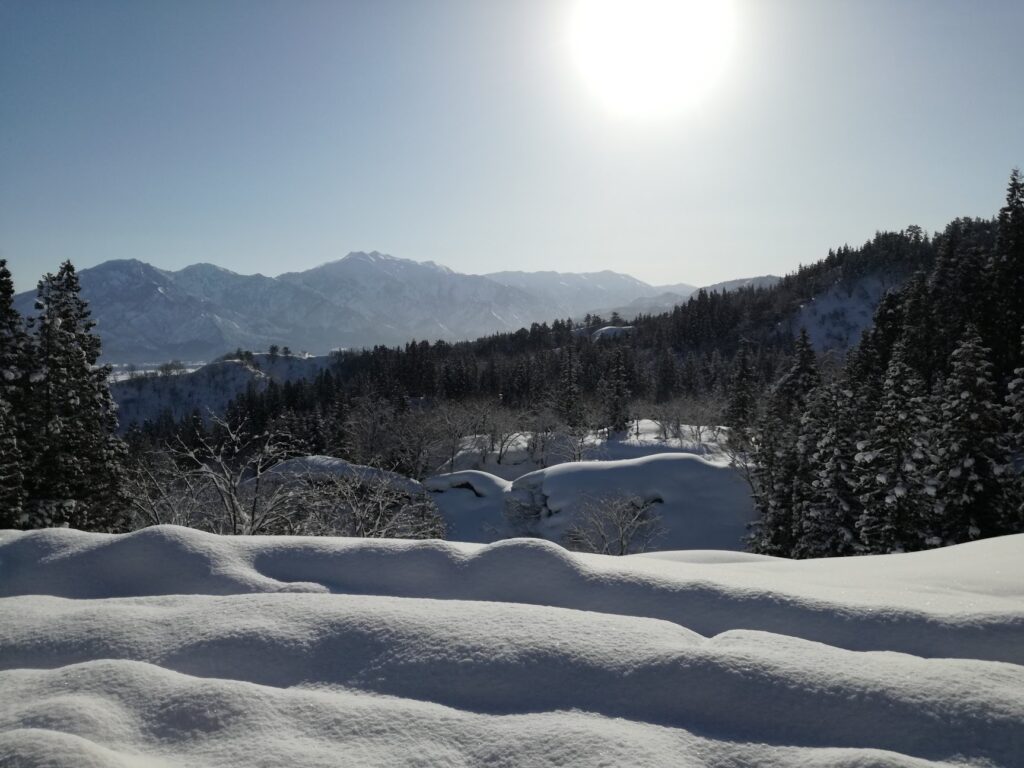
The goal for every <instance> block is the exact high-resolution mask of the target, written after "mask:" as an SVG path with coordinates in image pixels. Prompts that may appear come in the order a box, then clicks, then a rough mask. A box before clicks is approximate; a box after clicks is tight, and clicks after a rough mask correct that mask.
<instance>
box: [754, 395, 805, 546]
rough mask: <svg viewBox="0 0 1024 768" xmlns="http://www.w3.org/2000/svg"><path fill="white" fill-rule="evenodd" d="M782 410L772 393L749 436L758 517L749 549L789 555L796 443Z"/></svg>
mask: <svg viewBox="0 0 1024 768" xmlns="http://www.w3.org/2000/svg"><path fill="white" fill-rule="evenodd" d="M783 411H784V407H783V405H782V402H781V398H779V397H778V396H777V393H773V394H772V396H771V397H770V398H769V400H768V405H767V407H766V408H765V412H764V415H763V416H762V417H761V419H760V420H759V421H758V424H757V429H756V430H755V432H754V434H753V436H752V439H751V458H752V460H753V470H752V472H751V479H752V481H753V486H754V488H753V490H754V503H755V506H756V507H757V510H758V519H757V521H756V522H755V523H754V524H753V525H752V526H751V529H752V530H751V535H750V538H749V540H748V545H749V547H750V550H751V551H752V552H756V553H758V554H762V555H774V556H776V557H789V556H790V554H791V553H792V550H793V528H794V525H793V508H792V503H793V477H794V474H795V462H796V455H795V448H796V446H795V440H794V437H793V435H792V431H791V430H790V429H789V428H788V425H787V423H786V420H785V418H784V417H783Z"/></svg>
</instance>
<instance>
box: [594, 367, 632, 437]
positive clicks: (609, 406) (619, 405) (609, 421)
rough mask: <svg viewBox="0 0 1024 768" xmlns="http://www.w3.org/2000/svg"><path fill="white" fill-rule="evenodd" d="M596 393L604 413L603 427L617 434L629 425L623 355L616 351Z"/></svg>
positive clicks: (627, 390) (627, 383) (628, 393)
mask: <svg viewBox="0 0 1024 768" xmlns="http://www.w3.org/2000/svg"><path fill="white" fill-rule="evenodd" d="M598 393H599V397H600V399H601V406H602V410H603V412H604V421H605V426H607V427H608V429H610V430H612V431H614V432H618V431H621V430H623V429H625V428H626V427H627V426H628V425H629V398H630V391H629V377H628V373H627V371H626V361H625V355H624V354H623V353H622V350H621V349H616V350H615V351H614V352H613V353H612V356H611V364H610V365H609V367H608V371H607V373H606V374H605V376H604V378H603V379H602V380H601V382H600V384H599V385H598Z"/></svg>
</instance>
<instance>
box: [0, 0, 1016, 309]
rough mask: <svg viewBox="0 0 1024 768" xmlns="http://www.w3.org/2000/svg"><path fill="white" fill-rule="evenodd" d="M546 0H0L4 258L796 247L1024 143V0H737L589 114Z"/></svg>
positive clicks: (716, 276)
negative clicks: (712, 41) (660, 101)
mask: <svg viewBox="0 0 1024 768" xmlns="http://www.w3.org/2000/svg"><path fill="white" fill-rule="evenodd" d="M568 8H569V4H568V3H566V2H559V1H558V0H361V1H360V2H347V1H345V0H330V1H329V2H327V1H325V2H319V1H314V0H288V1H287V2H276V1H274V0H247V1H246V2H232V1H228V0H173V1H172V0H164V1H162V2H155V1H152V0H124V1H122V2H95V1H91V0H69V1H66V2H51V1H49V0H0V256H2V257H5V258H7V259H8V261H9V263H10V266H11V268H12V271H13V272H14V274H15V280H16V282H17V285H18V288H19V289H28V288H31V287H33V286H34V284H35V281H36V279H37V278H38V276H39V275H40V273H42V272H44V271H47V270H54V269H55V268H56V267H57V265H58V263H59V262H60V261H61V260H63V259H65V258H70V259H72V261H74V262H75V263H76V265H78V266H79V267H80V268H81V267H86V266H91V265H93V264H97V263H99V262H101V261H104V260H106V259H111V258H139V259H142V260H145V261H149V262H151V263H153V264H155V265H157V266H159V267H164V268H179V267H181V266H184V265H186V264H189V263H193V262H197V261H209V262H213V263H216V264H219V265H222V266H225V267H227V268H229V269H233V270H236V271H239V272H262V273H264V274H269V275H274V274H278V273H280V272H283V271H290V270H296V269H303V268H307V267H311V266H314V265H316V264H318V263H322V262H324V261H327V260H331V259H335V258H339V257H341V256H343V255H344V254H345V253H347V252H348V251H352V250H371V249H376V250H380V251H384V252H388V253H391V254H393V255H396V256H402V257H407V258H412V259H417V260H426V259H432V260H435V261H438V262H441V263H443V264H446V265H448V266H450V267H452V268H454V269H457V270H460V271H466V272H487V271H491V270H498V269H530V270H533V269H559V270H565V271H584V270H598V269H616V270H620V271H625V272H629V273H631V274H634V275H636V276H637V277H640V278H642V279H645V280H648V281H651V282H657V283H667V282H677V281H682V282H691V283H709V282H713V281H717V280H723V279H728V278H732V277H739V276H744V275H751V274H761V273H766V272H775V273H782V272H786V271H789V270H791V269H793V268H795V267H796V266H797V264H799V263H801V262H808V261H812V260H815V259H817V258H820V257H822V256H824V255H825V253H826V252H827V249H828V248H829V247H830V246H833V245H840V244H842V243H844V242H850V243H851V244H858V243H860V242H863V241H864V240H865V239H867V238H868V237H870V236H871V235H872V234H873V232H874V231H875V230H876V229H886V228H895V229H899V228H902V227H904V226H906V225H908V224H912V223H916V224H920V225H921V226H923V227H925V228H926V229H935V228H938V227H941V226H942V225H943V224H945V222H946V221H948V220H949V219H950V218H953V217H955V216H958V215H974V216H989V215H992V214H993V213H994V212H995V211H996V210H997V209H998V207H999V205H1000V203H1001V200H1002V197H1003V193H1004V189H1005V183H1006V178H1007V176H1008V173H1009V170H1010V168H1011V167H1012V166H1014V165H1022V164H1024V79H1022V73H1024V44H1022V37H1021V31H1022V30H1024V3H1022V2H1020V1H1019V0H1006V1H1005V2H999V1H997V0H985V1H984V2H979V1H978V0H958V1H956V2H954V1H952V0H828V1H825V0H737V9H738V25H739V26H738V29H739V32H738V35H739V37H738V47H737V52H736V55H735V57H734V60H733V61H732V64H731V66H730V68H729V70H728V72H727V75H726V76H725V78H724V79H723V80H722V81H721V82H720V83H719V84H718V87H717V88H716V89H715V90H714V91H713V93H712V94H711V95H710V97H709V98H708V99H706V100H705V101H704V102H702V103H701V104H700V105H699V107H698V108H696V109H694V110H690V111H687V112H684V113H682V114H679V115H675V116H673V117H669V118H664V117H663V118H657V119H648V120H642V119H641V120H638V119H623V118H617V117H614V116H612V115H609V114H608V112H607V111H606V110H604V109H602V108H601V107H600V105H599V104H597V103H596V101H595V100H594V98H593V96H592V94H591V93H589V92H588V91H587V90H586V89H585V88H584V87H583V86H582V83H581V79H580V77H579V75H578V72H577V71H576V70H575V69H574V67H573V65H572V63H571V61H570V57H569V54H568V50H567V48H568V46H567V30H566V28H567V18H568Z"/></svg>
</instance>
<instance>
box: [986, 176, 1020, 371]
mask: <svg viewBox="0 0 1024 768" xmlns="http://www.w3.org/2000/svg"><path fill="white" fill-rule="evenodd" d="M998 221H999V231H998V235H997V237H996V246H995V253H994V254H993V258H992V260H991V262H990V265H989V269H988V276H989V294H990V296H991V297H992V300H991V301H990V302H989V307H988V311H987V312H986V316H987V318H988V322H986V324H985V325H986V326H987V327H988V328H990V329H991V330H990V331H989V333H988V334H986V336H985V339H986V341H988V342H989V343H990V344H991V345H992V348H993V356H994V360H993V362H994V363H995V364H996V367H995V375H996V377H997V378H1002V377H1003V376H1005V375H1007V374H1009V373H1010V371H1012V370H1014V369H1015V368H1016V367H1017V366H1020V365H1024V356H1021V354H1022V351H1021V349H1020V348H1019V346H1018V339H1017V329H1018V328H1020V327H1021V325H1022V324H1024V176H1022V175H1021V172H1020V169H1019V168H1014V169H1013V171H1012V172H1011V173H1010V182H1009V184H1008V185H1007V189H1006V205H1004V206H1003V207H1002V208H1001V209H1000V210H999V219H998ZM990 337H991V338H990Z"/></svg>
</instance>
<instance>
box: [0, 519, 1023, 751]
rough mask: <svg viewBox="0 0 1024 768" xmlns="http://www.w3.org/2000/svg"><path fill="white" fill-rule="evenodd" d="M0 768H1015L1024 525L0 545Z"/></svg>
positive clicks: (19, 536)
mask: <svg viewBox="0 0 1024 768" xmlns="http://www.w3.org/2000/svg"><path fill="white" fill-rule="evenodd" d="M0 595H2V597H0V668H2V671H0V764H2V765H5V766H6V765H14V766H23V765H24V766H37V765H47V766H76V767H78V766H139V765H147V766H170V765H175V766H208V765H237V766H281V765H289V766H314V765H316V766H337V765H352V766H373V765H388V766H390V765H423V766H427V765H430V766H433V765H452V766H476V765H495V766H531V765H606V766H648V765H659V766H660V765H664V766H686V765H701V766H774V765H787V766H789V765H800V766H859V767H862V766H919V765H965V764H968V765H977V766H1019V765H1021V764H1022V759H1024V666H1022V665H1024V535H1022V536H1012V537H1005V538H1001V539H992V540H987V541H981V542H976V543H973V544H966V545H961V546H958V547H952V548H948V549H944V550H936V551H931V552H925V553H917V554H910V555H890V556H884V557H864V558H853V559H846V560H841V561H837V560H833V561H804V562H790V561H784V560H775V559H771V558H763V557H755V556H751V555H744V554H740V553H735V552H706V551H696V552H678V553H657V554H655V555H643V556H632V557H626V558H611V557H603V556H597V555H573V554H571V553H568V552H566V551H565V550H563V549H561V548H559V547H558V546H556V545H554V544H551V543H549V542H545V541H540V540H524V539H517V540H510V541H504V542H500V543H497V544H492V545H489V546H484V545H473V544H455V543H444V542H436V541H429V542H407V541H382V540H353V539H311V538H307V539H303V538H283V537H279V538H275V537H254V538H246V537H235V538H228V537H218V536H214V535H211V534H204V533H200V532H197V531H193V530H188V529H183V528H175V527H158V528H150V529H146V530H143V531H139V532H137V533H133V534H129V535H124V536H109V535H102V534H86V533H81V532H76V531H71V530H45V531H36V532H31V533H17V532H10V531H8V532H2V533H0Z"/></svg>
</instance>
